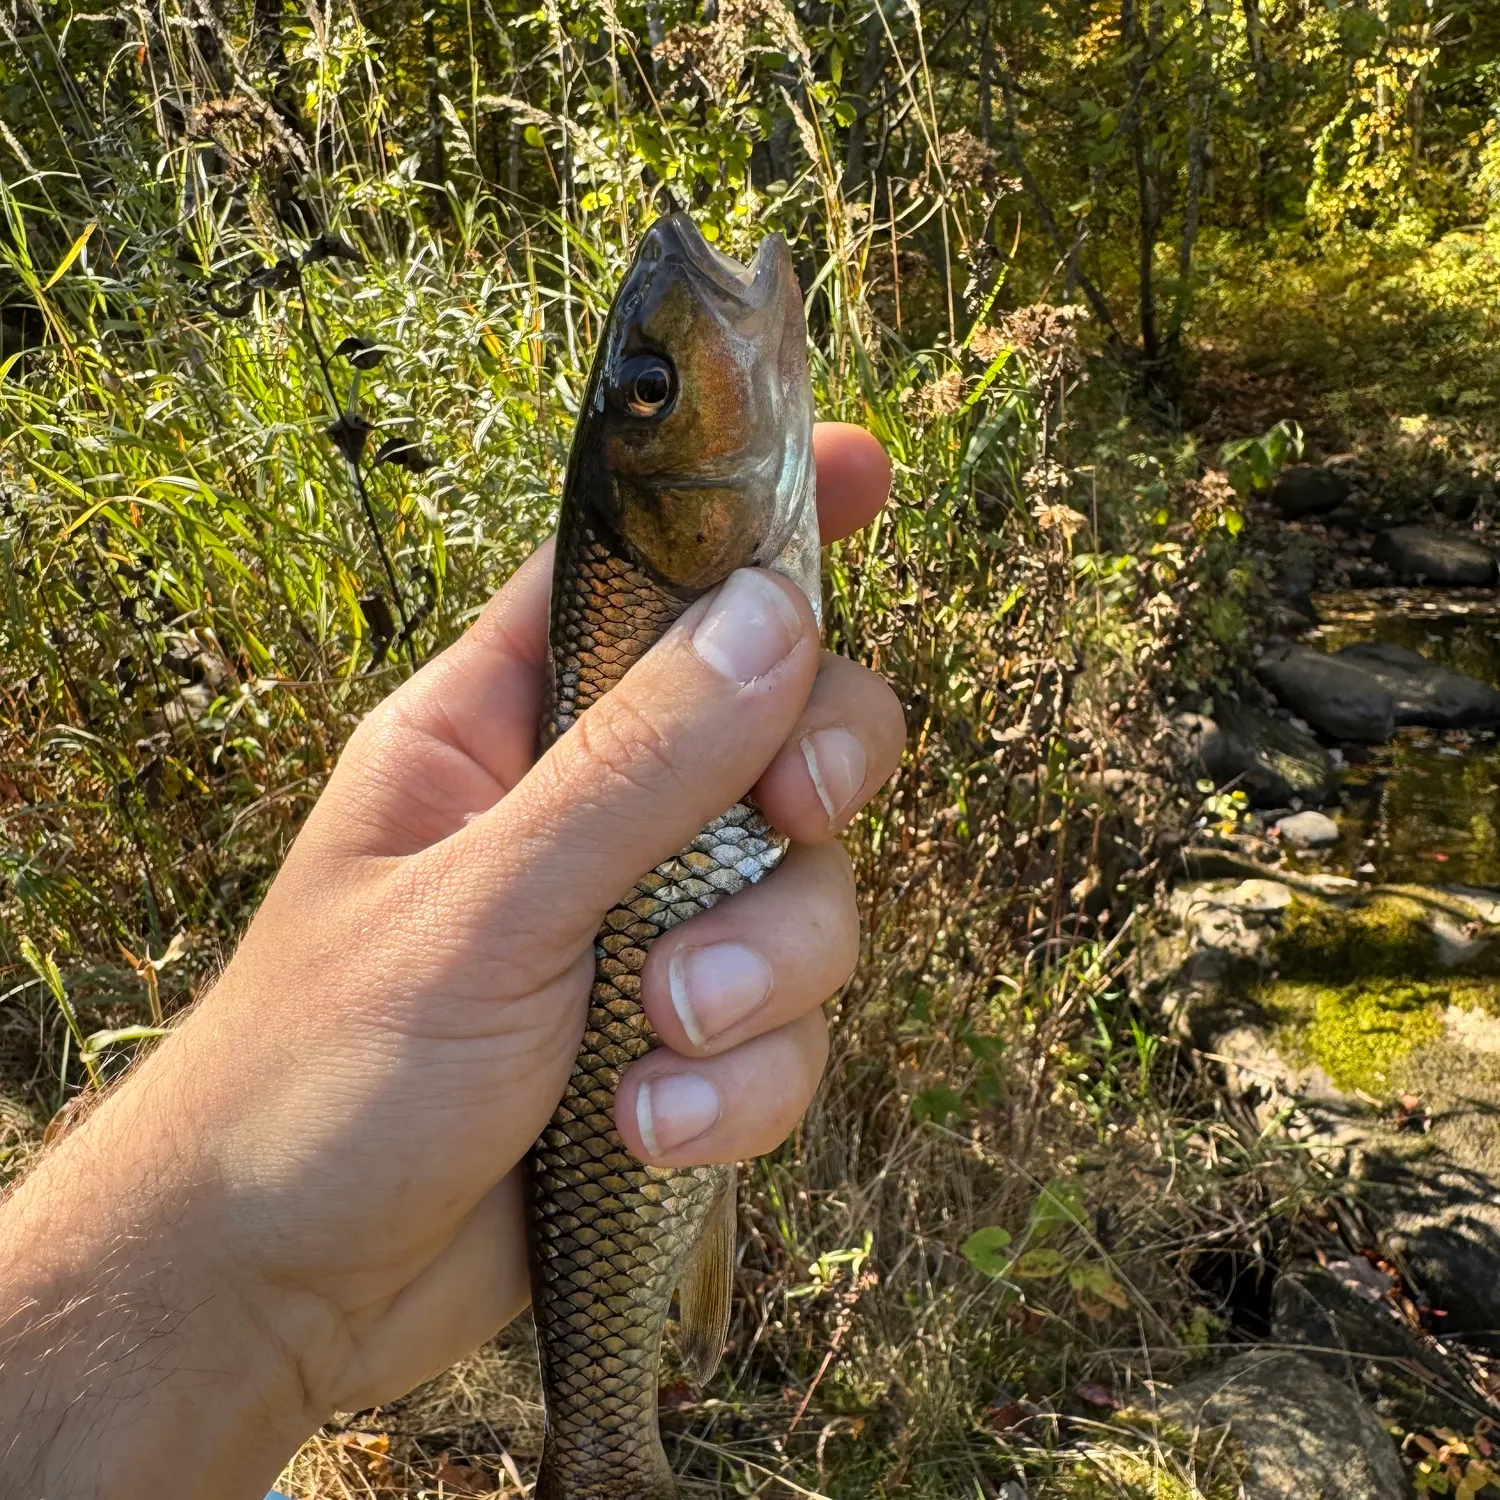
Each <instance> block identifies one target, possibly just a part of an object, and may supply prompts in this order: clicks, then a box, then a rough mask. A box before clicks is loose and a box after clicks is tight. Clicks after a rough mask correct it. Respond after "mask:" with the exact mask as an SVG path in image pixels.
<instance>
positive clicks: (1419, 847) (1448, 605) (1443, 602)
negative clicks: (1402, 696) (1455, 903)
mask: <svg viewBox="0 0 1500 1500" xmlns="http://www.w3.org/2000/svg"><path fill="white" fill-rule="evenodd" d="M1314 602H1315V604H1316V606H1317V610H1318V614H1319V616H1320V617H1321V619H1322V622H1323V623H1322V624H1321V625H1319V626H1318V627H1316V628H1315V629H1313V630H1311V631H1309V632H1307V634H1306V635H1305V636H1304V640H1305V642H1306V644H1307V645H1309V646H1312V647H1314V648H1316V649H1318V650H1322V651H1338V650H1340V649H1341V648H1342V647H1344V646H1350V645H1353V644H1354V643H1355V642H1357V641H1387V642H1390V643H1391V644H1393V645H1398V646H1405V647H1406V648H1407V649H1408V650H1412V651H1419V652H1421V653H1422V655H1423V656H1425V657H1427V658H1429V659H1430V660H1432V661H1434V662H1437V663H1438V664H1439V665H1441V666H1445V667H1448V668H1450V669H1451V670H1452V671H1455V672H1463V673H1466V674H1467V675H1469V676H1470V677H1477V678H1479V679H1480V680H1481V681H1483V682H1487V683H1490V684H1491V685H1492V686H1495V687H1500V598H1497V596H1496V593H1495V591H1494V590H1492V589H1414V588H1413V589H1394V588H1392V589H1370V590H1361V591H1358V592H1354V591H1350V592H1345V593H1332V594H1319V595H1317V596H1316V597H1315V601H1314ZM1341 780H1342V783H1343V787H1344V795H1343V797H1342V798H1341V806H1340V807H1339V808H1338V809H1336V810H1335V809H1329V811H1331V812H1333V813H1334V816H1335V818H1336V820H1337V822H1338V825H1339V829H1340V833H1341V838H1340V840H1339V843H1338V845H1337V846H1336V847H1335V848H1334V849H1332V850H1331V851H1330V859H1329V863H1330V864H1331V865H1332V866H1334V867H1335V868H1341V869H1344V870H1348V871H1352V872H1354V873H1357V874H1359V875H1362V876H1364V877H1366V878H1368V879H1371V880H1376V881H1381V882H1388V883H1396V882H1411V883H1421V884H1428V885H1437V884H1441V885H1477V886H1500V739H1497V738H1496V736H1495V734H1494V733H1493V732H1491V731H1488V730H1483V731H1478V732H1466V731H1462V730H1450V731H1443V730H1434V729H1400V730H1397V732H1396V737H1395V739H1394V740H1392V741H1391V742H1390V743H1389V744H1386V745H1379V746H1373V747H1371V748H1369V749H1368V750H1357V751H1354V752H1350V753H1349V756H1348V763H1347V764H1346V766H1345V768H1344V770H1343V773H1342V777H1341Z"/></svg>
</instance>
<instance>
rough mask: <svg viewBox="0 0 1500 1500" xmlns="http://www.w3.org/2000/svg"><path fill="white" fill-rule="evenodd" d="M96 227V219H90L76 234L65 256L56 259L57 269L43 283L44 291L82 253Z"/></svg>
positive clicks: (58, 278) (55, 281) (59, 278)
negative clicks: (76, 236) (81, 231)
mask: <svg viewBox="0 0 1500 1500" xmlns="http://www.w3.org/2000/svg"><path fill="white" fill-rule="evenodd" d="M98 227H99V223H98V220H93V221H91V222H90V223H89V225H88V227H87V228H86V229H85V230H84V231H83V233H82V234H80V235H79V236H78V238H77V239H76V240H74V241H73V244H72V246H71V247H70V248H69V250H68V253H67V254H66V255H65V256H63V258H62V259H61V260H60V261H58V263H57V269H56V270H55V271H54V272H53V273H52V274H51V275H50V276H49V277H48V278H47V280H46V282H45V283H44V284H43V286H42V290H43V291H44V292H45V291H46V290H47V289H48V288H49V287H53V286H56V285H57V283H58V282H59V281H61V280H62V278H63V275H64V273H65V272H66V271H67V269H68V267H69V266H71V265H72V264H73V262H74V261H75V260H77V259H78V257H79V256H80V255H81V254H82V253H83V247H84V246H85V245H86V244H88V242H89V236H90V235H91V234H93V232H94V231H95V230H96V229H97V228H98Z"/></svg>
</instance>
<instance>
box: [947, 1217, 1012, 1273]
mask: <svg viewBox="0 0 1500 1500" xmlns="http://www.w3.org/2000/svg"><path fill="white" fill-rule="evenodd" d="M1009 1245H1010V1230H1008V1229H1002V1228H1001V1227H1000V1226H999V1225H998V1224H990V1225H988V1226H987V1227H986V1228H984V1229H976V1230H975V1231H974V1233H973V1234H971V1235H970V1236H969V1237H968V1239H966V1240H965V1241H964V1242H963V1244H962V1245H961V1246H960V1247H959V1254H960V1255H962V1256H963V1258H964V1259H965V1260H966V1261H968V1263H969V1264H970V1265H971V1266H973V1267H974V1269H975V1270H976V1271H983V1272H984V1274H985V1275H986V1276H1004V1275H1005V1273H1006V1272H1007V1271H1008V1270H1009V1269H1010V1263H1011V1256H1009V1255H1008V1254H1006V1249H1007V1247H1008V1246H1009Z"/></svg>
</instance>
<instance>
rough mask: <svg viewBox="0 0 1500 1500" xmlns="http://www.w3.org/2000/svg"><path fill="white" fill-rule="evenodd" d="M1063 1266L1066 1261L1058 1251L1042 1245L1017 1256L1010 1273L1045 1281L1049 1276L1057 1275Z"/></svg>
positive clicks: (1025, 1278) (1023, 1277) (1031, 1279)
mask: <svg viewBox="0 0 1500 1500" xmlns="http://www.w3.org/2000/svg"><path fill="white" fill-rule="evenodd" d="M1063 1266H1064V1261H1063V1258H1062V1255H1061V1254H1060V1253H1059V1252H1058V1251H1056V1250H1052V1249H1049V1248H1048V1247H1047V1246H1046V1245H1041V1246H1038V1248H1037V1249H1035V1250H1028V1251H1026V1252H1025V1254H1023V1255H1019V1256H1017V1257H1016V1263H1015V1265H1013V1266H1012V1267H1011V1268H1010V1274H1011V1275H1012V1276H1017V1277H1020V1278H1022V1279H1023V1280H1028V1281H1045V1280H1046V1279H1047V1278H1048V1277H1049V1276H1056V1275H1057V1274H1058V1273H1059V1272H1060V1271H1061V1270H1062V1269H1063Z"/></svg>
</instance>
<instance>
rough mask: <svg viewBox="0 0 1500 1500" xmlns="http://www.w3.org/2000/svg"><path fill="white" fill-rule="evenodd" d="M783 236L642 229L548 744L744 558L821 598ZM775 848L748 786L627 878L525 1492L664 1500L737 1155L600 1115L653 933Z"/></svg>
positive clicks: (538, 1270) (569, 483) (577, 548)
mask: <svg viewBox="0 0 1500 1500" xmlns="http://www.w3.org/2000/svg"><path fill="white" fill-rule="evenodd" d="M806 340H807V330H806V323H805V320H804V318H803V311H802V297H801V292H800V290H799V288H798V286H797V279H796V275H795V272H794V270H793V267H792V262H791V256H790V252H789V251H788V249H787V246H786V244H785V243H784V242H783V241H782V240H781V239H780V238H779V237H778V236H774V235H773V236H770V237H768V238H767V240H766V241H765V242H764V243H763V244H762V246H761V249H760V251H759V253H757V255H756V257H755V261H754V263H753V265H750V266H741V265H739V264H738V263H737V262H734V261H731V260H729V259H728V258H727V257H725V256H723V255H720V254H719V253H718V252H717V251H716V250H714V249H712V248H711V247H710V246H709V245H708V244H707V243H706V242H705V241H704V239H703V237H702V235H701V234H700V233H699V232H698V230H697V228H696V227H695V226H694V225H693V224H692V222H691V220H690V219H688V218H687V217H686V216H684V215H670V216H668V217H667V218H665V219H662V220H658V221H657V223H656V224H654V225H653V226H652V227H651V229H650V230H648V231H647V233H646V235H645V236H644V237H643V239H642V242H641V245H640V247H639V248H638V251H637V254H636V258H635V260H634V262H633V263H632V266H631V268H630V271H629V272H628V274H627V276H626V278H625V280H624V281H623V282H622V283H621V286H620V290H619V291H618V293H617V294H616V298H615V303H614V305H613V306H612V307H611V309H610V314H609V317H608V318H607V319H606V321H605V325H604V330H603V335H602V338H601V341H600V347H599V351H598V354H597V355H596V357H595V360H594V364H593V367H592V369H591V370H590V374H589V382H588V385H587V387H586V389H585V392H584V397H583V401H582V403H581V405H580V409H579V416H578V426H577V430H576V432H575V434H574V441H573V448H572V452H571V454H570V456H569V461H568V476H567V480H566V483H565V485H564V490H563V504H562V512H561V517H560V519H559V523H558V542H557V554H556V561H555V564H554V572H553V583H552V611H551V633H550V639H549V656H550V665H551V671H550V674H549V676H550V686H549V698H548V704H547V707H546V711H545V713H544V715H543V722H542V741H543V744H544V746H545V745H547V744H550V743H551V742H552V741H554V740H555V739H556V738H557V737H558V736H559V735H562V734H565V733H567V732H568V730H569V729H570V727H571V726H572V725H573V724H574V723H575V722H576V721H577V719H578V717H579V716H580V715H581V714H584V713H585V712H587V711H588V710H589V708H590V707H591V706H592V705H594V704H596V703H597V702H598V701H599V699H600V698H602V697H603V696H604V695H605V694H606V693H607V692H608V691H609V690H610V689H611V688H612V687H613V686H614V685H615V684H617V683H618V682H619V681H620V680H621V678H623V677H624V676H625V675H626V673H627V672H628V671H629V669H630V668H631V666H633V665H634V664H635V663H636V662H637V661H639V660H640V658H641V657H642V656H644V655H645V654H646V652H647V651H648V650H649V649H650V648H651V646H652V645H654V644H655V642H657V641H658V640H660V639H661V637H662V636H663V635H664V634H665V633H666V631H667V630H668V629H669V628H670V627H671V625H672V623H673V622H674V621H675V620H677V619H678V618H679V617H680V616H681V614H682V613H683V611H684V610H685V609H686V608H687V607H688V605H689V604H690V603H691V602H692V600H694V599H696V598H700V597H701V596H702V595H703V594H704V593H705V592H707V591H708V590H709V589H711V588H713V587H714V586H715V585H716V584H718V583H720V582H722V581H723V580H724V579H725V578H726V577H727V576H728V575H729V574H730V573H731V572H732V571H733V570H734V569H735V568H738V567H767V568H771V569H774V570H776V571H779V572H781V573H782V574H783V575H784V576H785V577H787V578H788V579H790V580H791V581H792V582H793V583H795V584H796V586H797V587H798V588H799V589H800V590H801V591H802V592H803V593H804V594H805V595H806V597H807V599H808V601H809V603H810V604H811V606H812V608H813V610H814V612H815V613H816V612H817V609H818V594H819V576H818V526H817V513H816V507H815V504H814V499H813V477H814V476H813V468H812V449H811V441H812V391H811V385H810V382H809V379H808V373H807V356H806ZM785 849H786V840H785V839H784V838H782V836H781V835H780V834H778V833H777V832H776V831H775V830H774V829H773V828H771V827H770V826H769V825H768V824H767V823H766V821H765V819H764V818H763V817H762V816H761V814H760V812H759V811H758V810H757V809H756V808H755V807H754V806H753V805H751V804H750V803H749V802H746V801H741V802H738V803H736V804H735V805H734V806H733V807H732V808H730V809H729V811H728V812H726V813H724V814H723V815H721V816H720V817H718V818H715V819H714V820H713V821H712V822H711V823H710V824H709V825H708V826H707V827H706V828H705V829H703V830H702V831H701V832H700V833H699V834H698V835H697V837H696V838H694V839H693V840H692V841H691V843H690V844H689V845H688V846H687V847H686V848H685V849H683V850H681V851H680V852H679V853H678V854H676V855H674V856H672V858H670V859H668V860H666V861H665V862H663V863H662V864H660V865H658V866H657V868H656V869H654V870H652V871H650V872H648V873H647V874H645V875H643V876H641V877H640V879H638V880H636V881H635V882H634V884H633V886H632V887H631V889H630V890H629V891H628V892H627V893H626V894H625V895H624V897H623V899H622V900H621V901H620V902H619V903H618V904H617V905H615V906H614V907H613V909H612V910H610V911H609V912H608V913H607V915H606V916H605V918H604V920H603V922H602V923H601V925H600V927H599V930H598V933H597V935H596V938H595V945H594V955H595V957H594V965H595V969H594V979H593V984H592V987H591V990H590V995H589V1009H588V1018H587V1021H586V1025H585V1032H584V1037H583V1041H582V1044H581V1046H580V1049H579V1053H578V1057H577V1060H576V1062H575V1064H574V1067H573V1072H572V1075H571V1077H570V1078H569V1080H568V1085H567V1091H566V1093H565V1094H564V1096H563V1099H562V1101H561V1103H560V1104H559V1105H558V1108H557V1111H556V1113H555V1114H554V1115H553V1117H552V1119H551V1121H550V1122H549V1123H548V1125H547V1128H546V1129H545V1130H544V1131H543V1133H542V1137H541V1139H540V1140H539V1141H538V1142H537V1143H536V1146H535V1147H534V1148H533V1150H532V1152H531V1154H530V1156H529V1158H528V1168H529V1170H528V1174H527V1175H528V1183H529V1187H528V1207H527V1223H528V1228H529V1238H530V1249H531V1259H532V1300H533V1306H534V1309H535V1315H536V1324H537V1341H538V1348H539V1355H540V1362H541V1369H542V1395H543V1402H544V1407H545V1433H544V1444H543V1452H542V1461H541V1465H540V1470H539V1473H538V1476H537V1482H536V1489H535V1500H674V1497H675V1496H676V1494H677V1486H676V1483H675V1480H674V1478H673V1475H672V1471H671V1467H670V1465H669V1464H668V1462H667V1458H666V1454H665V1453H664V1451H663V1449H662V1445H661V1438H660V1435H659V1432H658V1429H657V1417H656V1407H657V1383H658V1373H657V1372H658V1362H659V1356H660V1348H661V1341H662V1337H663V1333H664V1331H665V1327H666V1322H667V1314H668V1311H669V1309H670V1306H671V1303H672V1297H673V1292H674V1289H675V1291H676V1293H677V1296H678V1300H679V1317H680V1328H681V1335H682V1337H681V1344H682V1354H683V1362H684V1365H685V1366H686V1368H687V1369H688V1371H689V1372H690V1373H691V1374H693V1375H695V1376H696V1377H697V1378H699V1379H703V1378H706V1377H707V1375H708V1374H709V1373H711V1371H712V1369H713V1367H714V1365H715V1364H716V1363H717V1362H718V1358H719V1355H720V1353H721V1351H722V1347H723V1341H724V1330H725V1322H726V1320H727V1317H728V1310H729V1278H730V1275H731V1270H732V1255H733V1237H734V1183H735V1169H734V1168H733V1167H728V1166H716V1167H698V1168H682V1167H666V1168H662V1167H648V1166H645V1165H643V1164H642V1163H641V1162H639V1161H637V1160H636V1159H635V1158H634V1157H633V1156H632V1155H631V1154H630V1152H629V1150H628V1149H627V1148H626V1146H625V1144H624V1142H623V1141H622V1140H621V1138H620V1136H619V1134H618V1132H617V1131H616V1130H615V1124H614V1110H615V1094H616V1090H617V1089H618V1087H619V1083H620V1078H621V1075H622V1074H623V1072H624V1070H625V1069H626V1068H628V1067H629V1066H630V1064H631V1063H632V1062H635V1061H637V1060H638V1059H639V1058H641V1057H643V1056H644V1055H645V1054H646V1053H647V1052H649V1051H651V1050H652V1049H653V1048H655V1047H656V1046H658V1045H659V1039H658V1038H657V1036H656V1035H655V1033H654V1032H653V1030H652V1028H651V1025H650V1023H649V1021H648V1020H647V1018H646V1014H645V1011H644V1008H643V1007H642V1005H641V974H642V971H643V969H644V968H645V964H646V959H647V955H648V953H649V952H650V948H651V945H652V943H654V942H655V941H656V940H657V939H658V938H659V937H660V936H661V934H662V933H664V932H666V931H668V930H669V929H670V928H672V927H674V926H676V925H677V924H678V923H680V922H683V921H687V920H689V919H690V918H691V917H693V916H695V915H697V914H698V913H699V912H701V911H703V910H705V909H706V908H708V907H710V906H712V905H713V904H714V903H715V902H717V901H719V900H722V899H723V898H724V897H725V896H728V895H733V894H734V893H735V892H736V891H739V890H742V889H744V888H745V887H746V886H747V885H749V884H751V883H753V882H754V881H756V880H759V879H760V878H761V877H762V876H763V875H765V874H766V873H767V872H769V871H770V870H772V869H774V868H775V867H776V865H777V864H778V863H779V862H780V860H781V857H782V855H783V853H784V852H785Z"/></svg>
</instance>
